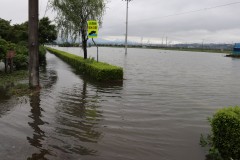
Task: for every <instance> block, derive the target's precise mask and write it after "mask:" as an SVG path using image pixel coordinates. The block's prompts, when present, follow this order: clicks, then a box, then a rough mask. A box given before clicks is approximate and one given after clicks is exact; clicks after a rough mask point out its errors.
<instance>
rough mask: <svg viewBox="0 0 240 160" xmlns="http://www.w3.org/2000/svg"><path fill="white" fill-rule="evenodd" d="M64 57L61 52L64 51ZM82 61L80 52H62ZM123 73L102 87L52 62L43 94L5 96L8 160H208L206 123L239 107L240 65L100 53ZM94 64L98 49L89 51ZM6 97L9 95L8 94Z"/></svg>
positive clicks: (3, 134) (200, 56)
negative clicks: (120, 79)
mask: <svg viewBox="0 0 240 160" xmlns="http://www.w3.org/2000/svg"><path fill="white" fill-rule="evenodd" d="M58 49H59V48H58ZM61 49H62V50H65V51H68V52H70V53H73V54H77V55H80V56H82V51H81V50H80V49H79V48H61ZM99 51H100V53H99V60H100V61H104V62H108V63H111V64H115V65H119V66H122V67H123V68H124V78H125V80H124V81H123V83H120V84H101V83H97V82H94V81H92V80H91V79H89V78H87V77H85V76H82V75H81V74H79V73H76V71H75V70H74V69H72V68H71V67H70V66H69V65H68V64H66V63H64V62H62V61H61V60H60V59H58V58H57V57H55V56H54V55H52V54H49V53H48V54H47V66H46V69H45V70H43V71H42V77H41V83H42V86H43V89H42V90H41V92H40V93H38V94H34V95H31V96H26V97H20V98H19V99H16V98H11V97H6V96H1V101H0V128H1V130H0V159H1V160H15V159H17V160H27V159H28V160H35V159H36V160H40V159H41V160H42V159H49V160H113V159H114V160H146V159H149V160H203V159H205V151H204V149H202V148H201V147H200V146H199V138H200V134H201V133H208V132H209V129H210V128H209V125H208V122H207V117H209V116H211V115H212V114H213V113H214V112H215V111H216V110H217V109H219V108H222V107H224V106H230V105H231V106H234V105H239V104H240V98H239V97H240V81H239V79H240V72H239V68H240V60H239V59H231V58H226V57H223V55H222V54H214V53H211V54H210V53H194V52H177V51H162V50H148V49H129V53H128V54H127V55H125V53H124V49H121V48H100V49H99ZM89 53H90V54H89V55H90V56H91V57H95V56H96V55H95V53H96V48H94V47H92V48H90V49H89ZM1 94H2V93H1Z"/></svg>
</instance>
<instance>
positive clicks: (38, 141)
mask: <svg viewBox="0 0 240 160" xmlns="http://www.w3.org/2000/svg"><path fill="white" fill-rule="evenodd" d="M29 98H30V106H31V113H30V115H29V118H31V119H32V122H28V124H29V126H30V127H31V128H32V129H33V137H27V140H28V142H29V144H30V145H31V146H34V147H36V148H38V150H39V152H40V153H33V154H32V156H31V157H28V158H27V159H45V156H46V155H50V152H49V150H47V149H44V148H43V141H45V138H46V135H45V132H44V131H43V130H42V129H41V126H42V125H44V124H45V123H46V122H44V121H43V120H42V119H41V117H42V112H43V109H42V108H41V107H40V103H41V100H40V93H39V92H37V93H34V94H33V95H31V96H30V97H29Z"/></svg>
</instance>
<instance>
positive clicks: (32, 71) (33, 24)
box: [28, 0, 39, 88]
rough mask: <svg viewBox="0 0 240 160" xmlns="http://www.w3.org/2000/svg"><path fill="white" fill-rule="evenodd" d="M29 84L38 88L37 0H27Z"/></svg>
mask: <svg viewBox="0 0 240 160" xmlns="http://www.w3.org/2000/svg"><path fill="white" fill-rule="evenodd" d="M28 4H29V23H28V26H29V27H28V28H29V30H28V31H29V38H28V46H29V86H30V87H31V88H39V47H38V46H39V44H38V0H29V1H28Z"/></svg>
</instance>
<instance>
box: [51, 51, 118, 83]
mask: <svg viewBox="0 0 240 160" xmlns="http://www.w3.org/2000/svg"><path fill="white" fill-rule="evenodd" d="M47 50H48V51H50V52H51V53H53V54H55V55H56V56H58V57H59V58H61V59H62V60H64V61H65V62H67V63H68V64H70V65H72V66H73V67H74V68H76V69H77V70H79V71H81V72H82V73H85V74H87V75H89V76H90V77H92V78H94V79H96V80H97V81H110V80H123V69H122V68H121V67H117V66H113V65H110V64H107V63H102V62H97V61H95V60H93V59H87V60H84V59H83V58H82V57H80V56H76V55H73V54H70V53H67V52H63V51H59V50H56V49H52V48H48V47H47Z"/></svg>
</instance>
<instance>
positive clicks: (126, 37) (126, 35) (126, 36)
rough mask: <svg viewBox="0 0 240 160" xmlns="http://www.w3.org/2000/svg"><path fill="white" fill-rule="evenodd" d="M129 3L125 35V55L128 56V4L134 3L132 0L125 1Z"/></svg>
mask: <svg viewBox="0 0 240 160" xmlns="http://www.w3.org/2000/svg"><path fill="white" fill-rule="evenodd" d="M125 1H127V10H126V34H125V54H127V47H128V44H127V42H128V40H127V39H128V2H130V1H132V0H125Z"/></svg>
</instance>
